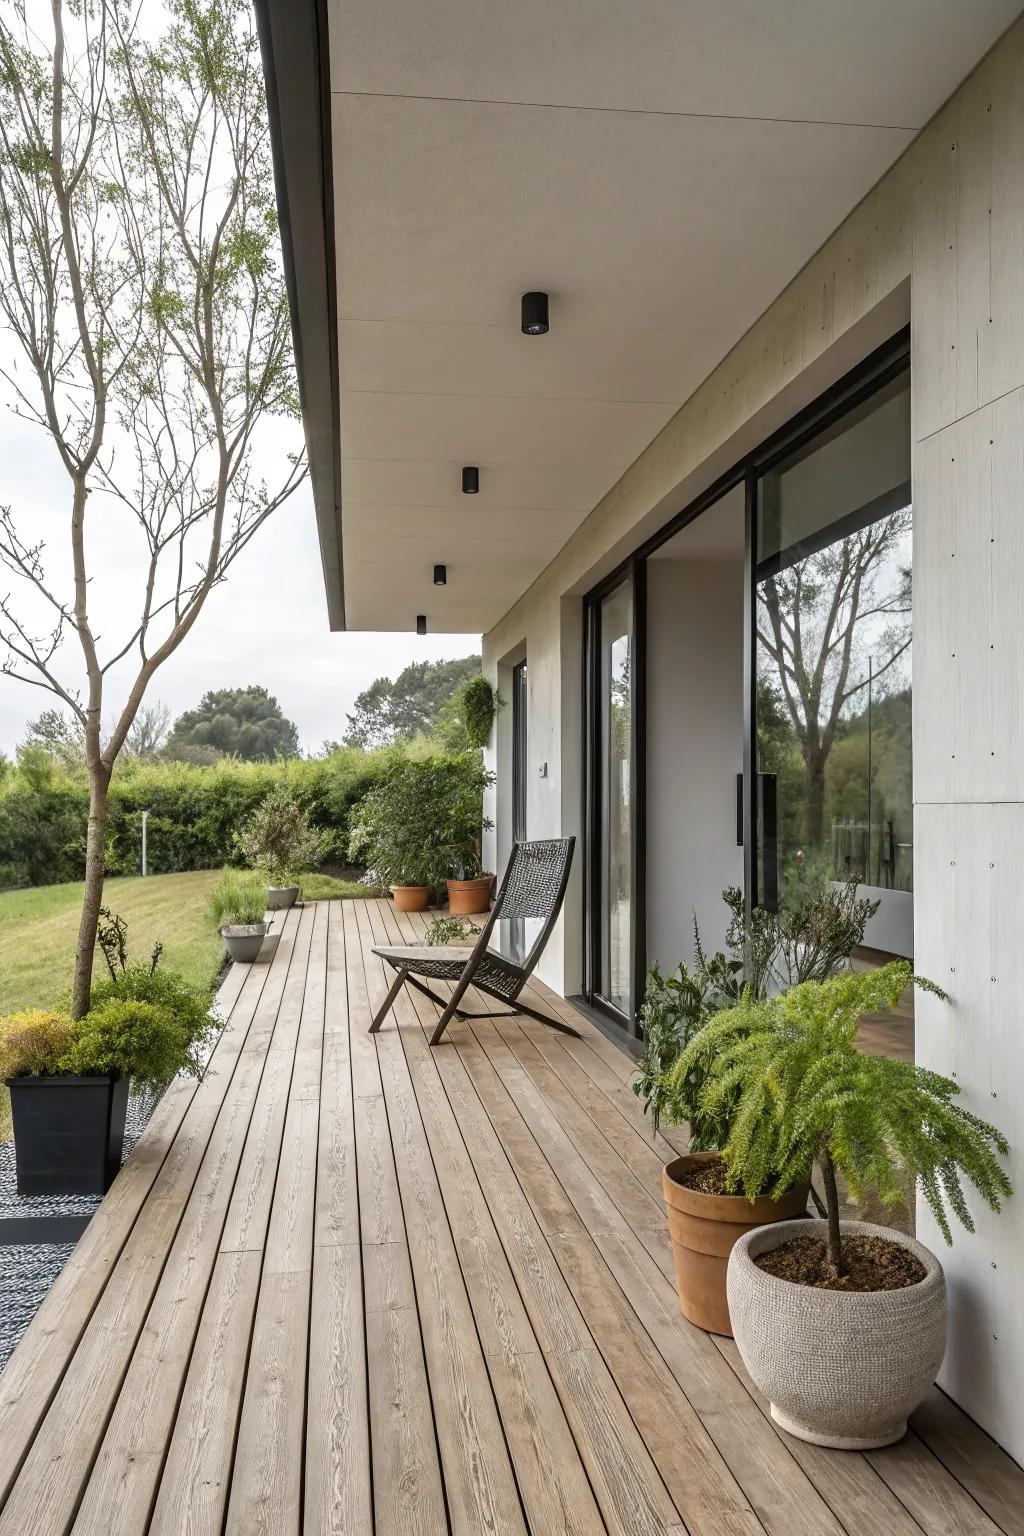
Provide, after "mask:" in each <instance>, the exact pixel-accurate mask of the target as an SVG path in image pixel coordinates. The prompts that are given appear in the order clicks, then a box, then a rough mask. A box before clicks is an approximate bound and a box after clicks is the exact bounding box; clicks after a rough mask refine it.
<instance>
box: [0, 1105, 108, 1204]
mask: <svg viewBox="0 0 1024 1536" xmlns="http://www.w3.org/2000/svg"><path fill="white" fill-rule="evenodd" d="M7 1086H8V1088H9V1089H10V1090H11V1118H12V1120H13V1121H14V1154H15V1160H16V1162H17V1167H18V1194H19V1195H104V1194H106V1192H107V1190H108V1189H109V1188H110V1186H111V1184H112V1183H113V1182H114V1178H115V1176H116V1174H117V1171H118V1169H119V1168H120V1166H121V1148H122V1145H123V1142H124V1118H125V1112H126V1110H127V1108H128V1079H127V1077H70V1076H63V1075H60V1076H56V1077H12V1078H8V1081H7Z"/></svg>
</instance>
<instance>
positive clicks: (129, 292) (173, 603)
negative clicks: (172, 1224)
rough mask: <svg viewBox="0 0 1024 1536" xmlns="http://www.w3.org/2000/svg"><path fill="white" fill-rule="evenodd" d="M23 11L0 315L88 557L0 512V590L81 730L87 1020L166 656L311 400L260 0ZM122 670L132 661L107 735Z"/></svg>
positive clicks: (23, 651) (108, 3) (20, 653)
mask: <svg viewBox="0 0 1024 1536" xmlns="http://www.w3.org/2000/svg"><path fill="white" fill-rule="evenodd" d="M37 10H38V11H41V12H42V16H41V17H38V16H37V14H36V12H37ZM13 16H14V19H13V20H12V21H9V20H8V19H6V18H5V19H3V20H2V21H0V316H2V317H3V319H4V320H5V321H6V323H7V327H8V329H9V331H10V333H11V335H12V336H13V338H14V340H15V342H16V348H15V350H16V352H17V353H18V354H19V356H20V359H21V361H22V363H24V364H27V368H26V369H20V368H12V369H10V370H9V371H8V372H7V374H6V378H7V381H8V384H9V386H10V389H11V392H12V398H13V402H14V407H15V409H16V410H17V412H18V413H19V414H20V415H21V416H22V417H24V418H27V419H28V420H29V421H31V422H34V423H36V424H37V425H38V426H40V427H41V428H43V430H44V431H45V432H46V433H48V434H49V437H50V439H51V440H52V443H53V445H54V447H55V448H56V452H57V454H58V456H59V459H60V462H61V464H62V466H63V468H64V470H65V472H66V475H67V479H68V489H69V495H68V512H69V516H68V523H67V536H68V546H67V550H66V551H65V552H64V554H65V558H66V560H67V563H68V565H69V569H70V574H69V578H68V583H67V588H66V589H62V587H61V585H60V582H59V580H58V579H57V578H54V577H52V576H51V574H50V572H49V571H48V569H47V567H48V564H49V557H48V558H47V560H46V561H45V562H44V547H43V545H42V543H40V542H39V541H38V539H36V538H35V536H34V535H33V534H32V533H28V532H24V531H22V526H21V525H22V523H23V524H24V527H25V528H28V527H30V526H31V525H30V521H29V516H30V515H29V514H26V515H25V516H24V518H22V519H19V518H18V517H16V515H15V513H14V511H13V510H12V509H11V508H10V507H4V508H0V561H2V563H3V564H4V565H5V566H6V567H7V569H8V570H9V571H10V572H12V573H13V574H14V576H15V577H16V578H18V582H17V592H18V595H17V597H16V596H15V594H14V593H8V594H6V595H4V594H0V641H2V642H3V643H5V645H6V648H7V656H6V660H5V663H4V666H5V669H6V671H7V672H8V673H10V675H12V676H14V677H17V678H20V679H21V680H22V681H25V682H29V683H33V684H36V685H38V686H40V687H43V688H46V689H48V690H49V691H50V692H52V693H54V694H56V696H57V697H58V698H59V699H60V700H61V702H62V703H63V704H64V705H65V706H66V708H67V709H69V710H70V711H71V712H72V714H73V715H74V716H75V717H76V718H77V719H78V720H79V721H80V722H81V726H82V729H83V732H84V738H85V759H86V764H87V767H88V770H89V778H90V806H89V827H88V838H87V847H86V870H85V893H84V899H83V905H82V915H81V923H80V928H79V935H78V946H77V953H76V958H75V972H74V979H73V989H72V1009H73V1013H74V1015H75V1016H76V1017H80V1016H81V1015H82V1014H83V1013H84V1012H85V1011H86V1010H87V1009H88V1006H89V995H90V985H91V977H92V964H93V954H94V949H95V940H96V926H97V918H98V914H99V909H100V906H101V903H102V899H103V897H102V892H103V860H104V844H105V834H106V822H107V795H108V788H109V784H110V776H111V772H112V770H113V767H114V763H115V761H116V760H117V757H118V754H119V753H120V752H121V750H122V748H124V746H125V743H126V741H127V739H128V736H129V732H130V731H131V730H132V727H133V723H134V722H135V721H136V718H137V716H138V713H139V709H140V706H141V705H142V702H143V698H144V696H145V693H146V689H147V687H148V685H149V683H150V680H151V679H152V677H153V675H154V673H155V672H156V671H157V669H158V668H159V667H160V666H161V665H162V663H163V662H164V661H166V660H167V658H168V657H169V656H170V655H171V654H172V653H173V652H174V651H175V650H176V649H177V647H178V646H179V645H180V644H181V643H182V641H183V640H184V639H185V636H186V635H187V634H188V633H189V631H190V630H191V629H192V627H193V625H194V624H195V622H196V620H197V618H198V617H199V614H200V612H201V610H202V608H203V605H204V603H205V601H206V599H207V597H208V596H209V594H210V592H211V591H212V590H213V588H214V587H215V586H216V585H217V584H218V583H219V582H221V581H223V579H224V577H225V575H226V574H227V571H228V569H229V567H230V565H231V564H232V562H233V561H234V560H235V559H236V558H237V556H238V555H239V553H240V552H241V551H242V550H243V549H244V548H245V546H246V545H247V544H248V542H249V540H250V539H251V538H252V537H253V535H254V534H255V532H256V531H257V529H258V528H259V527H260V526H261V525H262V523H263V522H264V521H265V520H266V518H267V517H268V516H269V515H270V514H271V513H272V512H273V511H274V510H275V508H276V507H278V506H280V505H281V503H282V502H283V501H284V500H285V499H286V498H287V497H288V496H289V495H290V494H291V493H292V491H293V490H294V489H295V487H296V486H297V485H298V484H299V483H300V481H301V480H302V478H303V476H304V474H305V464H304V461H303V459H302V458H301V457H300V456H298V455H291V456H287V457H286V459H285V462H284V466H283V469H282V470H281V472H280V474H279V476H278V478H277V481H276V483H275V484H273V485H272V486H270V487H268V486H267V484H266V483H265V482H264V481H263V480H262V479H261V478H260V476H259V475H258V473H257V470H256V467H255V465H254V462H253V435H254V432H255V430H256V428H257V426H258V424H259V423H260V421H261V420H262V419H263V418H265V417H266V416H267V415H269V414H276V415H281V416H285V417H290V418H295V417H297V414H298V400H297V394H296V388H295V381H294V371H293V365H292V358H291V347H290V333H289V323H288V309H287V300H286V294H285V289H284V283H283V278H282V273H281V270H280V264H279V254H278V244H277V227H276V221H275V210H274V204H273V176H272V171H271V163H270V150H269V139H268V127H267V118H266V104H265V99H264V88H263V77H262V72H261V68H260V60H259V50H258V43H257V39H256V35H255V29H254V24H253V19H252V14H251V10H250V7H249V5H248V3H247V0H168V3H167V5H166V7H165V9H164V11H163V20H164V21H165V23H166V25H165V30H164V31H163V34H162V35H161V36H159V37H158V38H157V40H156V41H151V40H149V38H150V33H149V32H144V31H143V29H142V26H141V22H140V15H139V8H138V5H137V4H132V3H128V0H76V3H74V4H72V3H71V0H67V3H65V0H51V3H50V6H49V10H48V13H47V12H46V10H45V9H44V8H43V7H42V6H41V5H38V6H37V7H36V8H34V9H33V10H32V12H31V14H26V10H25V7H24V3H23V4H22V6H21V7H20V8H18V9H16V10H15V11H14V13H13ZM44 18H45V21H46V25H45V27H44V26H43V24H42V23H43V19H44ZM37 22H38V23H39V24H38V26H37V25H36V23H37ZM147 25H149V26H150V30H151V23H149V21H148V18H147ZM44 31H45V36H43V35H42V34H43V32H44ZM97 517H103V518H106V519H116V518H118V517H121V518H126V519H127V524H128V526H129V527H130V528H132V529H134V532H135V536H136V537H137V539H138V541H139V549H140V555H141V561H140V565H141V579H140V584H139V591H138V593H137V604H138V606H137V609H136V610H135V612H134V614H133V613H132V609H131V603H130V602H129V601H128V599H127V595H126V598H125V601H124V602H123V603H119V605H118V608H119V612H118V614H117V615H112V616H111V626H110V627H111V630H112V631H114V633H113V634H112V636H111V638H110V640H109V641H107V638H106V636H105V634H103V633H102V632H101V631H100V630H99V629H98V627H97V619H96V616H95V615H94V614H92V613H90V608H89V596H90V581H91V578H92V571H91V569H90V565H89V558H88V532H89V529H90V527H91V526H92V525H93V521H94V519H95V518H97ZM125 615H128V617H125ZM115 620H117V621H119V622H120V624H121V628H120V629H118V627H117V623H116V622H115ZM65 642H68V648H69V649H70V650H71V651H72V654H77V657H78V661H77V665H76V666H75V669H74V673H77V678H78V680H77V681H75V676H74V673H72V671H71V666H70V664H69V659H68V655H67V651H66V650H65ZM76 642H77V645H76ZM115 667H118V668H120V669H121V673H122V675H123V674H124V671H125V669H127V680H126V682H125V683H124V684H123V695H122V696H123V698H124V702H123V704H122V705H121V707H120V709H119V711H118V712H117V713H116V715H115V716H114V717H113V718H112V721H111V724H110V726H109V734H107V733H104V732H103V730H102V729H101V719H102V714H103V709H104V704H105V695H106V692H107V688H108V682H109V678H110V673H111V671H112V669H113V668H115ZM83 674H84V682H83ZM104 738H105V739H104Z"/></svg>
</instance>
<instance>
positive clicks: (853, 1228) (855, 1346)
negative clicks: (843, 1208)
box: [726, 1221, 946, 1451]
mask: <svg viewBox="0 0 1024 1536" xmlns="http://www.w3.org/2000/svg"><path fill="white" fill-rule="evenodd" d="M825 1230H826V1226H825V1222H823V1221H813V1222H811V1221H780V1222H776V1223H774V1224H773V1225H772V1226H770V1227H759V1228H758V1229H757V1230H756V1231H754V1232H748V1233H747V1235H746V1236H745V1237H741V1238H740V1239H739V1241H738V1242H737V1244H736V1246H735V1247H734V1248H733V1250H732V1253H731V1254H730V1256H729V1269H728V1273H727V1276H726V1288H727V1290H728V1295H729V1315H730V1317H731V1319H732V1328H733V1335H734V1337H735V1339H736V1344H737V1346H738V1348H739V1352H740V1355H741V1357H742V1359H743V1364H744V1365H745V1366H746V1368H747V1370H748V1371H749V1372H750V1376H751V1379H752V1380H753V1382H754V1385H755V1386H756V1387H757V1388H758V1389H759V1390H760V1391H761V1392H762V1393H763V1394H764V1396H765V1397H766V1398H767V1399H768V1401H769V1403H770V1404H771V1411H772V1418H773V1419H774V1420H775V1422H776V1423H777V1424H778V1425H779V1426H780V1427H781V1428H782V1429H785V1430H787V1431H788V1432H789V1433H790V1434H791V1435H797V1436H798V1437H799V1438H800V1439H801V1440H809V1441H811V1443H812V1444H813V1445H828V1446H832V1447H834V1448H835V1449H837V1450H846V1451H863V1450H868V1449H870V1448H871V1447H873V1446H879V1445H891V1444H892V1443H893V1441H894V1440H899V1439H900V1437H901V1436H902V1435H903V1434H904V1433H905V1431H906V1428H907V1416H908V1414H910V1413H912V1412H913V1410H914V1409H915V1408H916V1407H917V1405H918V1403H919V1402H920V1401H921V1399H922V1398H923V1397H924V1395H925V1393H926V1392H927V1391H928V1388H929V1387H930V1386H931V1384H932V1382H933V1381H934V1380H935V1377H936V1375H937V1374H938V1370H939V1366H940V1365H941V1364H942V1356H943V1354H944V1353H945V1349H946V1283H945V1279H944V1277H943V1273H942V1265H941V1264H940V1263H939V1261H938V1259H937V1258H936V1257H935V1255H934V1254H933V1253H931V1252H930V1251H929V1250H928V1249H927V1248H925V1247H924V1246H923V1244H921V1243H918V1242H916V1241H915V1240H914V1239H913V1238H912V1237H905V1236H904V1235H903V1233H902V1232H893V1231H891V1230H890V1229H889V1228H888V1227H877V1226H874V1225H873V1224H872V1223H870V1222H866V1221H844V1222H843V1224H842V1230H843V1234H844V1236H851V1237H852V1236H853V1235H855V1234H856V1233H862V1234H864V1235H866V1236H871V1237H885V1238H888V1239H889V1240H890V1241H892V1242H898V1243H900V1244H901V1245H902V1246H903V1247H905V1248H909V1249H910V1252H911V1253H912V1254H914V1256H915V1258H917V1259H919V1260H920V1261H921V1263H922V1264H923V1265H924V1270H925V1275H924V1279H923V1280H921V1281H919V1282H918V1284H917V1285H908V1286H906V1287H905V1288H904V1289H903V1290H901V1291H856V1292H855V1291H825V1290H818V1289H816V1288H815V1287H814V1286H810V1285H797V1284H796V1283H795V1282H794V1281H792V1280H780V1279H778V1278H777V1277H776V1276H774V1275H769V1274H766V1273H765V1271H764V1270H763V1269H759V1268H758V1266H757V1265H756V1264H755V1263H754V1259H755V1258H756V1257H757V1255H758V1254H760V1253H766V1252H767V1251H768V1250H769V1249H771V1248H778V1247H779V1246H780V1245H781V1244H782V1243H785V1242H787V1241H788V1240H789V1239H790V1238H791V1237H821V1238H822V1239H824V1237H825Z"/></svg>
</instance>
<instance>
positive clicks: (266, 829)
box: [236, 786, 326, 886]
mask: <svg viewBox="0 0 1024 1536" xmlns="http://www.w3.org/2000/svg"><path fill="white" fill-rule="evenodd" d="M325 843H326V839H325V837H324V835H323V833H321V832H319V831H318V830H317V829H316V828H315V827H314V826H313V825H312V823H311V821H310V819H309V816H308V814H307V813H306V811H304V810H303V808H302V806H301V805H300V804H299V803H298V801H297V800H296V799H295V798H294V797H293V796H292V795H291V794H289V792H288V790H287V789H286V788H284V786H281V787H280V788H278V789H274V790H271V792H270V794H269V795H267V796H266V798H265V799H264V800H261V802H260V804H259V805H258V806H257V807H256V809H255V810H254V811H253V812H252V814H251V816H250V817H249V819H248V821H247V822H246V823H245V826H244V827H243V828H242V830H241V832H240V833H239V834H238V837H237V839H236V847H237V849H238V852H239V854H240V855H241V857H242V859H243V861H244V862H245V864H247V865H248V866H249V867H250V868H252V869H258V870H260V872H261V873H262V874H264V875H266V877H267V879H268V880H269V882H270V884H271V885H278V886H280V885H287V884H290V883H292V882H294V881H296V880H297V879H298V877H299V876H300V875H301V874H302V873H303V871H304V870H307V869H313V868H315V867H316V865H318V864H319V863H320V862H321V860H322V858H323V853H324V847H325Z"/></svg>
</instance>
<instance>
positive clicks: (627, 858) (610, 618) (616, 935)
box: [600, 582, 633, 1017]
mask: <svg viewBox="0 0 1024 1536" xmlns="http://www.w3.org/2000/svg"><path fill="white" fill-rule="evenodd" d="M600 631H601V770H602V771H601V852H602V857H601V975H600V992H601V995H602V996H603V997H604V998H605V999H606V1001H607V1002H609V1003H611V1004H612V1005H613V1006H614V1007H615V1008H617V1009H619V1010H620V1011H621V1012H622V1013H624V1014H626V1015H627V1017H628V1016H629V1015H630V1012H631V1007H632V998H631V986H630V972H631V954H632V911H631V896H632V874H633V862H632V796H633V785H632V783H631V778H630V767H631V752H630V743H631V734H632V732H631V725H632V713H633V697H632V666H631V661H632V646H633V597H632V584H631V583H630V582H625V583H623V585H622V586H620V587H617V588H616V589H615V591H614V592H612V593H610V594H609V596H608V597H606V598H604V600H603V601H602V603H601V618H600Z"/></svg>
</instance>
